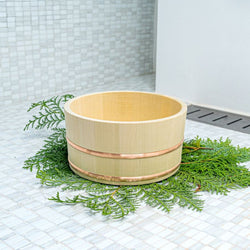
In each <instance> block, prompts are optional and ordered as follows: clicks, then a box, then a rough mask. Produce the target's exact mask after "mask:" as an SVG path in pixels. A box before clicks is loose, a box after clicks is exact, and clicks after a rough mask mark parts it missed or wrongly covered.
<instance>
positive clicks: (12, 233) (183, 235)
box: [0, 1, 250, 250]
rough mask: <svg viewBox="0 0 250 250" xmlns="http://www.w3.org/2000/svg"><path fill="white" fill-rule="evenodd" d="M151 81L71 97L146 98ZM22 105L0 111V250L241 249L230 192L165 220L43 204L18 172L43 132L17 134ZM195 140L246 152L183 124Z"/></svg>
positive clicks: (245, 232)
mask: <svg viewBox="0 0 250 250" xmlns="http://www.w3.org/2000/svg"><path fill="white" fill-rule="evenodd" d="M0 3H1V1H0ZM32 6H33V5H31V8H33V7H34V6H33V7H32ZM45 7H46V6H45ZM55 18H56V17H55ZM153 82H154V76H153V75H146V76H144V77H135V78H132V79H127V80H122V81H120V82H116V83H114V84H110V85H109V87H108V88H106V87H104V86H101V85H100V86H98V87H97V86H92V87H91V86H90V85H89V86H88V87H86V88H82V89H80V90H74V91H75V94H84V93H87V92H98V91H103V90H117V89H119V88H120V89H128V90H142V91H153V90H154V86H153ZM48 97H50V95H48ZM29 104H30V101H27V102H26V103H22V104H18V105H10V106H3V107H2V109H1V110H0V130H1V134H0V139H1V141H2V142H3V144H1V146H0V147H1V154H0V160H1V162H2V165H1V169H0V191H1V195H0V219H1V224H0V249H18V248H20V249H60V250H61V249H74V250H75V249H83V246H84V249H109V250H111V249H112V250H113V249H115V250H117V249H143V250H145V249H150V250H151V249H192V250H193V249H219V248H221V249H230V248H232V249H247V248H248V246H249V244H250V241H249V238H248V237H249V233H250V231H249V222H248V220H247V219H248V217H249V202H248V200H249V189H243V190H234V191H232V192H230V193H229V194H228V196H219V195H218V196H217V195H211V194H206V193H204V194H202V197H203V199H204V200H205V207H204V210H203V211H202V212H200V213H197V212H194V211H191V210H188V209H182V208H179V207H176V208H175V209H174V210H173V211H172V212H171V213H169V214H166V213H164V212H162V211H159V210H157V209H152V208H151V207H148V206H146V205H142V207H140V208H139V209H138V211H137V212H136V213H135V214H133V215H131V216H128V217H127V218H125V219H124V220H122V221H112V220H106V219H103V218H102V216H100V215H91V214H90V213H89V212H88V210H87V209H85V208H83V207H82V206H81V205H77V206H65V205H60V204H56V203H54V202H52V201H48V200H47V198H48V197H50V196H51V195H54V194H55V193H56V190H57V189H53V188H52V189H50V188H42V187H41V186H40V184H39V182H38V180H37V179H36V178H35V174H34V173H30V172H29V171H26V170H23V169H22V165H23V161H24V160H25V159H26V158H27V157H28V156H31V155H33V154H34V153H35V152H36V151H37V150H38V149H39V148H40V147H41V145H42V144H43V143H42V140H43V139H44V138H45V137H46V133H45V132H42V131H41V132H23V131H22V129H23V127H24V125H25V123H26V122H27V120H28V119H29V117H30V116H29V114H27V113H26V109H27V107H28V106H29ZM6 124H8V125H6ZM196 135H200V136H201V137H203V138H205V137H211V138H214V139H216V138H217V139H218V138H219V137H221V136H223V137H224V138H226V137H228V136H229V137H230V138H231V139H232V141H233V143H234V144H235V145H237V144H240V145H241V146H248V147H249V146H250V136H249V135H246V134H242V133H238V132H234V131H230V130H225V129H221V128H218V127H212V126H210V125H206V124H201V123H197V122H193V121H187V124H186V132H185V136H186V138H188V137H189V138H193V137H194V136H196ZM2 145H4V146H2ZM248 166H250V165H249V163H248Z"/></svg>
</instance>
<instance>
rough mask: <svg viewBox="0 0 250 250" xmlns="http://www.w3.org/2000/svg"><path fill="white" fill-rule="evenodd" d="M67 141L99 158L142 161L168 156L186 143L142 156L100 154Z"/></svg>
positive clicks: (68, 140)
mask: <svg viewBox="0 0 250 250" xmlns="http://www.w3.org/2000/svg"><path fill="white" fill-rule="evenodd" d="M66 139H67V142H68V144H69V145H70V146H71V147H73V148H74V149H76V150H78V151H81V152H83V153H86V154H89V155H94V156H99V157H104V158H113V159H140V158H148V157H155V156H159V155H163V154H167V153H170V152H172V151H174V150H176V149H177V148H179V147H180V146H182V143H183V141H184V140H181V141H180V142H179V143H178V144H176V145H175V146H173V147H171V148H167V149H163V150H160V151H155V152H149V153H140V154H116V153H105V152H99V151H94V150H91V149H87V148H84V147H81V146H78V145H76V144H75V143H73V142H72V141H70V139H69V138H66Z"/></svg>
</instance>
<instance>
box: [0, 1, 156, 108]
mask: <svg viewBox="0 0 250 250" xmlns="http://www.w3.org/2000/svg"><path fill="white" fill-rule="evenodd" d="M154 2H155V1H154V0H134V1H125V2H123V1H110V0H103V1H99V0H92V1H81V0H60V1H59V0H57V1H39V0H25V1H22V0H3V1H1V2H0V3H1V5H0V41H1V42H0V82H1V85H0V99H1V103H4V104H9V103H15V102H20V101H25V100H33V99H34V98H40V97H46V96H48V95H52V94H53V95H57V94H61V93H62V92H68V91H70V90H72V89H82V88H83V87H84V86H87V85H93V86H99V85H103V86H105V85H109V84H110V83H114V82H115V81H117V80H119V79H125V78H129V77H132V76H137V75H142V74H148V73H152V71H153V46H154V45H153V44H154V42H153V39H154V38H153V34H154V31H153V27H154V6H155V3H154Z"/></svg>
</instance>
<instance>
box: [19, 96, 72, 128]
mask: <svg viewBox="0 0 250 250" xmlns="http://www.w3.org/2000/svg"><path fill="white" fill-rule="evenodd" d="M73 97H74V96H73V95H70V94H67V95H63V96H61V97H59V96H54V97H52V98H50V99H48V100H43V101H40V102H36V103H33V104H31V106H30V108H29V109H28V110H27V112H30V111H31V110H33V109H35V108H39V112H38V115H33V117H32V118H33V119H31V120H29V122H28V123H27V124H26V126H25V127H24V130H28V129H29V127H32V128H35V129H42V128H44V127H46V128H47V129H48V128H52V127H58V125H59V124H60V123H61V122H62V121H64V120H65V117H64V113H63V109H62V105H63V104H64V103H65V102H66V101H68V100H69V99H72V98H73Z"/></svg>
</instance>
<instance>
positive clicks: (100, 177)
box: [68, 159, 180, 182]
mask: <svg viewBox="0 0 250 250" xmlns="http://www.w3.org/2000/svg"><path fill="white" fill-rule="evenodd" d="M68 161H69V164H70V167H71V168H72V170H76V171H78V172H80V173H82V174H84V175H87V176H89V177H91V178H95V179H97V180H105V181H114V182H119V181H120V182H136V181H146V180H152V179H156V178H160V177H162V176H164V175H167V174H170V173H172V172H174V171H175V170H176V169H178V167H179V166H180V163H178V164H177V165H176V166H174V167H172V168H171V169H168V170H166V171H164V172H161V173H157V174H151V175H145V176H136V177H123V176H122V177H120V176H109V175H102V174H95V173H92V172H89V171H86V170H83V169H81V168H79V167H77V166H76V165H75V164H73V163H72V162H71V161H70V160H69V159H68Z"/></svg>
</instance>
